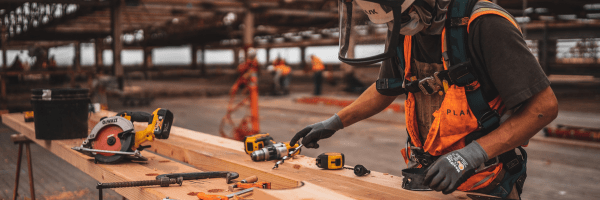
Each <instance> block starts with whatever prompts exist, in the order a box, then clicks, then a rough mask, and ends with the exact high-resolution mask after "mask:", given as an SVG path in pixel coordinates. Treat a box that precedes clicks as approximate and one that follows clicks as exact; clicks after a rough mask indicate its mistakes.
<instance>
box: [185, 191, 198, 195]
mask: <svg viewBox="0 0 600 200" xmlns="http://www.w3.org/2000/svg"><path fill="white" fill-rule="evenodd" d="M187 195H190V196H196V195H198V192H190V193H187Z"/></svg>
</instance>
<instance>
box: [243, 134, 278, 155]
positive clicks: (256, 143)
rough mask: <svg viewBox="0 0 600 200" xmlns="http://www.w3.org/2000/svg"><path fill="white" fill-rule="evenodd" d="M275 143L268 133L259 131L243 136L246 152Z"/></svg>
mask: <svg viewBox="0 0 600 200" xmlns="http://www.w3.org/2000/svg"><path fill="white" fill-rule="evenodd" d="M272 144H275V141H273V138H272V137H271V136H269V134H268V133H261V134H256V135H250V136H246V137H244V147H245V149H244V150H245V151H246V154H251V153H252V152H254V151H256V150H259V149H262V148H263V147H266V146H269V145H272Z"/></svg>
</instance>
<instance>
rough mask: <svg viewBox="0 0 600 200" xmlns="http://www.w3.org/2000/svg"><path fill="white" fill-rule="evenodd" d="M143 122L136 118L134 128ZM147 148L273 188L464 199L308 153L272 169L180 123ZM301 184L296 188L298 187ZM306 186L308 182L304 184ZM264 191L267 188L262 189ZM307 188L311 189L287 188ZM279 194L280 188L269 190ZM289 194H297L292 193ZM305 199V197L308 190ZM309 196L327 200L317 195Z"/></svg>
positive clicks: (237, 146)
mask: <svg viewBox="0 0 600 200" xmlns="http://www.w3.org/2000/svg"><path fill="white" fill-rule="evenodd" d="M115 114H116V113H115V112H106V111H102V112H100V113H96V114H93V115H92V116H91V118H90V123H96V122H98V121H99V119H100V118H102V117H104V116H113V115H115ZM145 126H146V125H144V124H141V123H139V124H138V123H136V130H137V129H141V128H144V127H145ZM151 145H152V147H151V148H150V149H149V151H153V152H156V153H158V154H160V155H165V156H168V157H170V158H172V159H175V160H179V161H181V162H184V163H188V164H190V165H192V166H194V167H196V168H198V169H200V170H204V171H217V170H223V169H227V170H231V171H235V172H238V173H239V174H240V176H241V177H247V176H251V175H257V176H258V177H259V180H260V181H267V182H272V187H273V188H275V189H290V188H296V187H297V186H298V185H301V183H302V182H309V183H312V184H314V185H316V186H318V187H321V188H322V191H323V190H324V191H327V190H332V191H334V192H335V193H338V194H341V195H344V196H347V197H350V198H354V199H470V198H468V197H467V196H466V193H464V192H460V191H457V192H454V193H452V194H450V195H443V194H442V193H439V192H433V191H408V190H404V189H402V188H401V185H402V177H397V176H393V175H388V174H384V173H381V172H375V171H371V174H370V175H368V176H363V177H357V176H355V175H354V173H353V171H352V170H322V169H320V168H318V167H317V166H316V165H315V164H314V162H315V159H314V158H310V157H305V156H296V157H294V158H293V159H290V160H287V161H286V162H285V163H284V164H282V165H280V166H279V168H278V169H275V170H273V169H272V167H273V165H274V164H275V161H265V162H253V161H252V160H251V159H250V156H248V155H247V154H246V153H245V152H244V150H243V143H242V142H239V141H234V140H230V139H225V138H222V137H218V136H214V135H209V134H205V133H200V132H196V131H192V130H188V129H183V128H180V127H172V129H171V135H170V137H169V139H166V140H155V141H153V142H152V143H151ZM302 188H303V187H300V188H297V189H300V190H302ZM307 188H310V187H307ZM266 192H269V191H266ZM292 193H294V194H302V193H307V195H308V194H310V193H311V190H308V191H307V190H302V191H300V192H292ZM271 195H274V196H278V197H279V198H280V199H281V198H283V199H286V198H288V196H284V197H282V196H281V193H276V194H271ZM289 198H290V199H302V198H304V197H301V198H293V197H289ZM306 199H311V197H310V195H308V196H307V197H306ZM312 199H329V197H323V196H321V197H319V198H314V197H312Z"/></svg>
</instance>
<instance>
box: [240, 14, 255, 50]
mask: <svg viewBox="0 0 600 200" xmlns="http://www.w3.org/2000/svg"><path fill="white" fill-rule="evenodd" d="M242 41H243V42H244V50H246V49H247V48H248V47H252V46H254V13H252V12H251V11H248V12H246V16H245V17H244V35H243V38H242ZM244 55H245V54H244Z"/></svg>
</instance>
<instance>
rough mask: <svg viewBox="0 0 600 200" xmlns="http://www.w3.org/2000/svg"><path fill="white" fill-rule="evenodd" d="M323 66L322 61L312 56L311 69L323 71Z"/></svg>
mask: <svg viewBox="0 0 600 200" xmlns="http://www.w3.org/2000/svg"><path fill="white" fill-rule="evenodd" d="M324 69H325V66H324V65H323V61H321V59H319V58H317V57H316V56H315V57H313V58H312V70H313V71H315V72H318V71H323V70H324Z"/></svg>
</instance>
